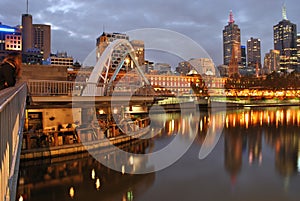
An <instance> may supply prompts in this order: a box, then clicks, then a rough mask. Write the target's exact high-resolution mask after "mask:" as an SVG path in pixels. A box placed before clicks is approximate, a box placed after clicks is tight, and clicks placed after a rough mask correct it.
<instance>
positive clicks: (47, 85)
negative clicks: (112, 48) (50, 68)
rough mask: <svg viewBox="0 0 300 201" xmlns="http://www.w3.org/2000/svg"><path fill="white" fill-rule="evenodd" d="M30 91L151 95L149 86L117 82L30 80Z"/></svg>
mask: <svg viewBox="0 0 300 201" xmlns="http://www.w3.org/2000/svg"><path fill="white" fill-rule="evenodd" d="M27 85H28V92H29V94H30V95H31V96H111V95H114V96H128V95H130V96H131V95H134V96H150V95H153V92H151V90H150V89H149V87H145V86H144V87H142V86H141V87H138V86H135V85H134V86H131V85H129V84H122V85H120V84H117V85H113V86H110V87H105V86H104V85H99V84H98V85H97V86H95V84H93V83H86V82H72V81H54V80H28V81H27Z"/></svg>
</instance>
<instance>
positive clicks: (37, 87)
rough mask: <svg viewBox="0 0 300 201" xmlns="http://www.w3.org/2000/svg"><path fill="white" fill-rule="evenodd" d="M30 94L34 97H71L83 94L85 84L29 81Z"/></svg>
mask: <svg viewBox="0 0 300 201" xmlns="http://www.w3.org/2000/svg"><path fill="white" fill-rule="evenodd" d="M27 85H28V92H29V94H30V95H33V96H53V95H56V96H70V95H72V93H76V94H79V95H80V94H81V91H82V89H83V88H84V87H85V86H86V83H85V82H71V81H54V80H28V81H27Z"/></svg>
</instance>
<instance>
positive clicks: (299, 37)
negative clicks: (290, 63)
mask: <svg viewBox="0 0 300 201" xmlns="http://www.w3.org/2000/svg"><path fill="white" fill-rule="evenodd" d="M297 57H298V69H299V68H300V33H297Z"/></svg>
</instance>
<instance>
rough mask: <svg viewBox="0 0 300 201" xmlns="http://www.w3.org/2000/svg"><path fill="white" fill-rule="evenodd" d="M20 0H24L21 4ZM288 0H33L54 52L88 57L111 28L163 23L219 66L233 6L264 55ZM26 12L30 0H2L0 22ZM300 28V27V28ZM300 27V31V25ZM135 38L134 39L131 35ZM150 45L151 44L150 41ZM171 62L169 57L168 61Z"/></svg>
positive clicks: (294, 9)
mask: <svg viewBox="0 0 300 201" xmlns="http://www.w3.org/2000/svg"><path fill="white" fill-rule="evenodd" d="M16 2H18V3H16ZM283 2H284V1H283V0H185V1H183V0H151V1H146V0H144V1H142V0H110V1H108V0H88V1H82V0H42V1H41V0H29V13H30V14H31V15H32V16H33V23H34V24H50V25H51V29H52V32H51V34H52V36H51V37H52V48H51V49H52V52H53V53H56V52H57V51H67V52H68V54H69V55H71V56H73V57H74V58H75V59H77V60H79V61H80V62H82V61H83V60H84V58H85V57H86V56H87V55H88V54H89V52H91V51H92V50H93V49H94V48H95V44H96V38H97V37H98V36H99V35H101V34H102V32H103V27H105V31H106V32H119V33H124V32H126V31H129V30H133V29H141V28H162V29H169V30H172V31H176V32H179V33H181V34H184V35H186V36H188V37H190V38H191V39H192V40H194V41H196V42H197V43H198V44H199V45H201V46H202V47H203V48H204V49H205V50H206V51H207V52H208V53H209V55H210V56H211V58H212V59H213V61H214V62H215V65H219V64H222V63H223V46H222V30H223V29H224V26H225V25H227V23H228V16H229V11H230V10H232V11H233V14H234V19H235V23H236V24H238V26H239V28H240V29H241V35H242V41H241V42H242V45H246V41H247V39H249V38H250V37H254V38H260V39H261V45H262V58H263V57H264V55H265V53H266V52H268V51H269V49H272V48H273V25H275V24H277V23H278V22H279V21H280V20H281V19H282V14H281V8H282V5H283ZM285 3H286V8H287V17H288V19H289V20H290V21H291V22H293V23H295V24H297V26H300V3H299V0H286V1H285ZM24 13H26V0H18V1H17V0H1V1H0V21H1V22H2V24H5V25H10V26H15V25H18V24H21V15H22V14H24ZM298 29H299V28H298ZM299 32H300V30H299ZM132 39H135V38H130V40H132ZM145 46H146V48H147V44H145ZM166 62H168V61H166Z"/></svg>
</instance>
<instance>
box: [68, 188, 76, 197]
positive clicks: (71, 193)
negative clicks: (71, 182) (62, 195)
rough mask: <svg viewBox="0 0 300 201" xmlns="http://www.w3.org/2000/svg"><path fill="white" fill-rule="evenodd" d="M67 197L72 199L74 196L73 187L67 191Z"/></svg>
mask: <svg viewBox="0 0 300 201" xmlns="http://www.w3.org/2000/svg"><path fill="white" fill-rule="evenodd" d="M69 195H70V197H71V198H73V197H74V195H75V190H74V188H73V187H71V188H70V190H69Z"/></svg>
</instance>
